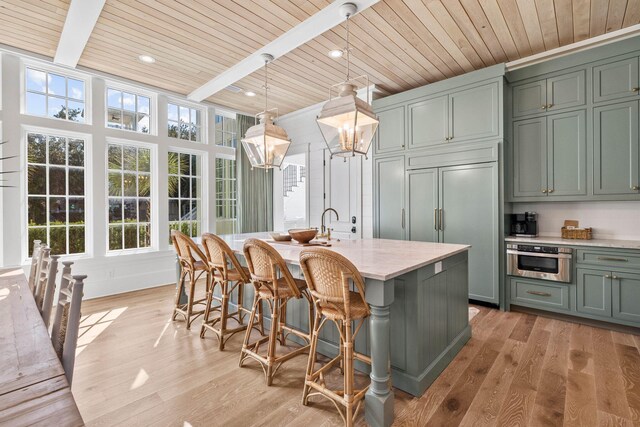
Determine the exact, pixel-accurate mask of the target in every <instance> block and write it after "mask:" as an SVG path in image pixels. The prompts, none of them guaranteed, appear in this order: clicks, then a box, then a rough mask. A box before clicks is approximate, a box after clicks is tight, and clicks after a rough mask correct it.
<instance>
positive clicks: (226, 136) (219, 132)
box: [216, 114, 238, 148]
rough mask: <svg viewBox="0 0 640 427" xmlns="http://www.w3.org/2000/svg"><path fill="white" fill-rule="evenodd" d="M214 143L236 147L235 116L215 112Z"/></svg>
mask: <svg viewBox="0 0 640 427" xmlns="http://www.w3.org/2000/svg"><path fill="white" fill-rule="evenodd" d="M216 145H222V146H224V147H233V148H236V146H237V145H238V139H237V136H236V118H235V116H234V117H229V116H225V115H220V114H216Z"/></svg>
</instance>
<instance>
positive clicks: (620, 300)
mask: <svg viewBox="0 0 640 427" xmlns="http://www.w3.org/2000/svg"><path fill="white" fill-rule="evenodd" d="M612 286H613V317H615V318H616V319H621V320H629V321H632V322H638V323H640V274H632V273H621V272H618V271H614V272H613V276H612Z"/></svg>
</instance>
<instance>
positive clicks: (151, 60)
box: [138, 55, 156, 64]
mask: <svg viewBox="0 0 640 427" xmlns="http://www.w3.org/2000/svg"><path fill="white" fill-rule="evenodd" d="M138 59H139V60H140V62H144V63H145V64H153V63H154V62H156V59H155V58H154V57H153V56H150V55H140V56H138Z"/></svg>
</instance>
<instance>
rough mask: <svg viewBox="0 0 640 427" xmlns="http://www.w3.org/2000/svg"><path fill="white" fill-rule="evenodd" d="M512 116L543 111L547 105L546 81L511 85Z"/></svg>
mask: <svg viewBox="0 0 640 427" xmlns="http://www.w3.org/2000/svg"><path fill="white" fill-rule="evenodd" d="M512 90H513V117H519V116H526V115H529V114H537V113H542V112H544V111H545V108H544V107H545V105H547V81H546V80H539V81H537V82H531V83H525V84H520V85H514V86H513V89H512Z"/></svg>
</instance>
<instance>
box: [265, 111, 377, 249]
mask: <svg viewBox="0 0 640 427" xmlns="http://www.w3.org/2000/svg"><path fill="white" fill-rule="evenodd" d="M323 104H324V102H323V103H319V104H316V105H312V106H310V107H307V108H304V109H301V110H298V111H294V112H292V113H289V114H286V115H284V116H282V117H280V119H279V120H278V125H280V126H282V127H283V128H284V129H285V130H286V131H287V134H288V135H289V138H291V148H290V149H289V152H290V153H292V154H295V153H300V152H303V151H304V150H306V147H307V146H308V147H309V167H308V172H309V175H308V180H309V210H310V212H309V219H310V220H309V226H311V227H320V224H321V218H320V217H321V215H322V211H323V210H324V209H325V207H329V204H328V203H325V200H324V198H323V195H324V193H325V180H324V165H323V160H324V156H325V153H324V150H325V148H326V144H325V142H324V139H323V137H322V134H321V133H320V130H319V128H318V125H317V123H316V117H317V116H318V114H319V113H320V110H321V109H322V105H323ZM369 154H371V152H370V153H369ZM326 161H327V162H328V161H329V158H328V156H327V159H326ZM333 161H334V162H339V161H342V160H340V159H334V160H333ZM372 173H373V172H372V161H371V158H369V159H368V160H364V161H363V167H362V178H361V179H362V187H363V191H362V222H361V224H362V227H363V229H362V232H363V237H372V236H373V178H372ZM274 179H275V183H274V188H275V187H278V186H280V187H281V186H282V184H281V182H282V179H281V178H280V179H279V178H278V175H275V176H274ZM278 183H280V184H278ZM273 205H274V218H275V219H276V220H277V218H278V215H277V214H278V213H281V212H282V205H283V199H282V190H281V189H280V191H279V192H278V190H277V189H276V190H274V202H273Z"/></svg>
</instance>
